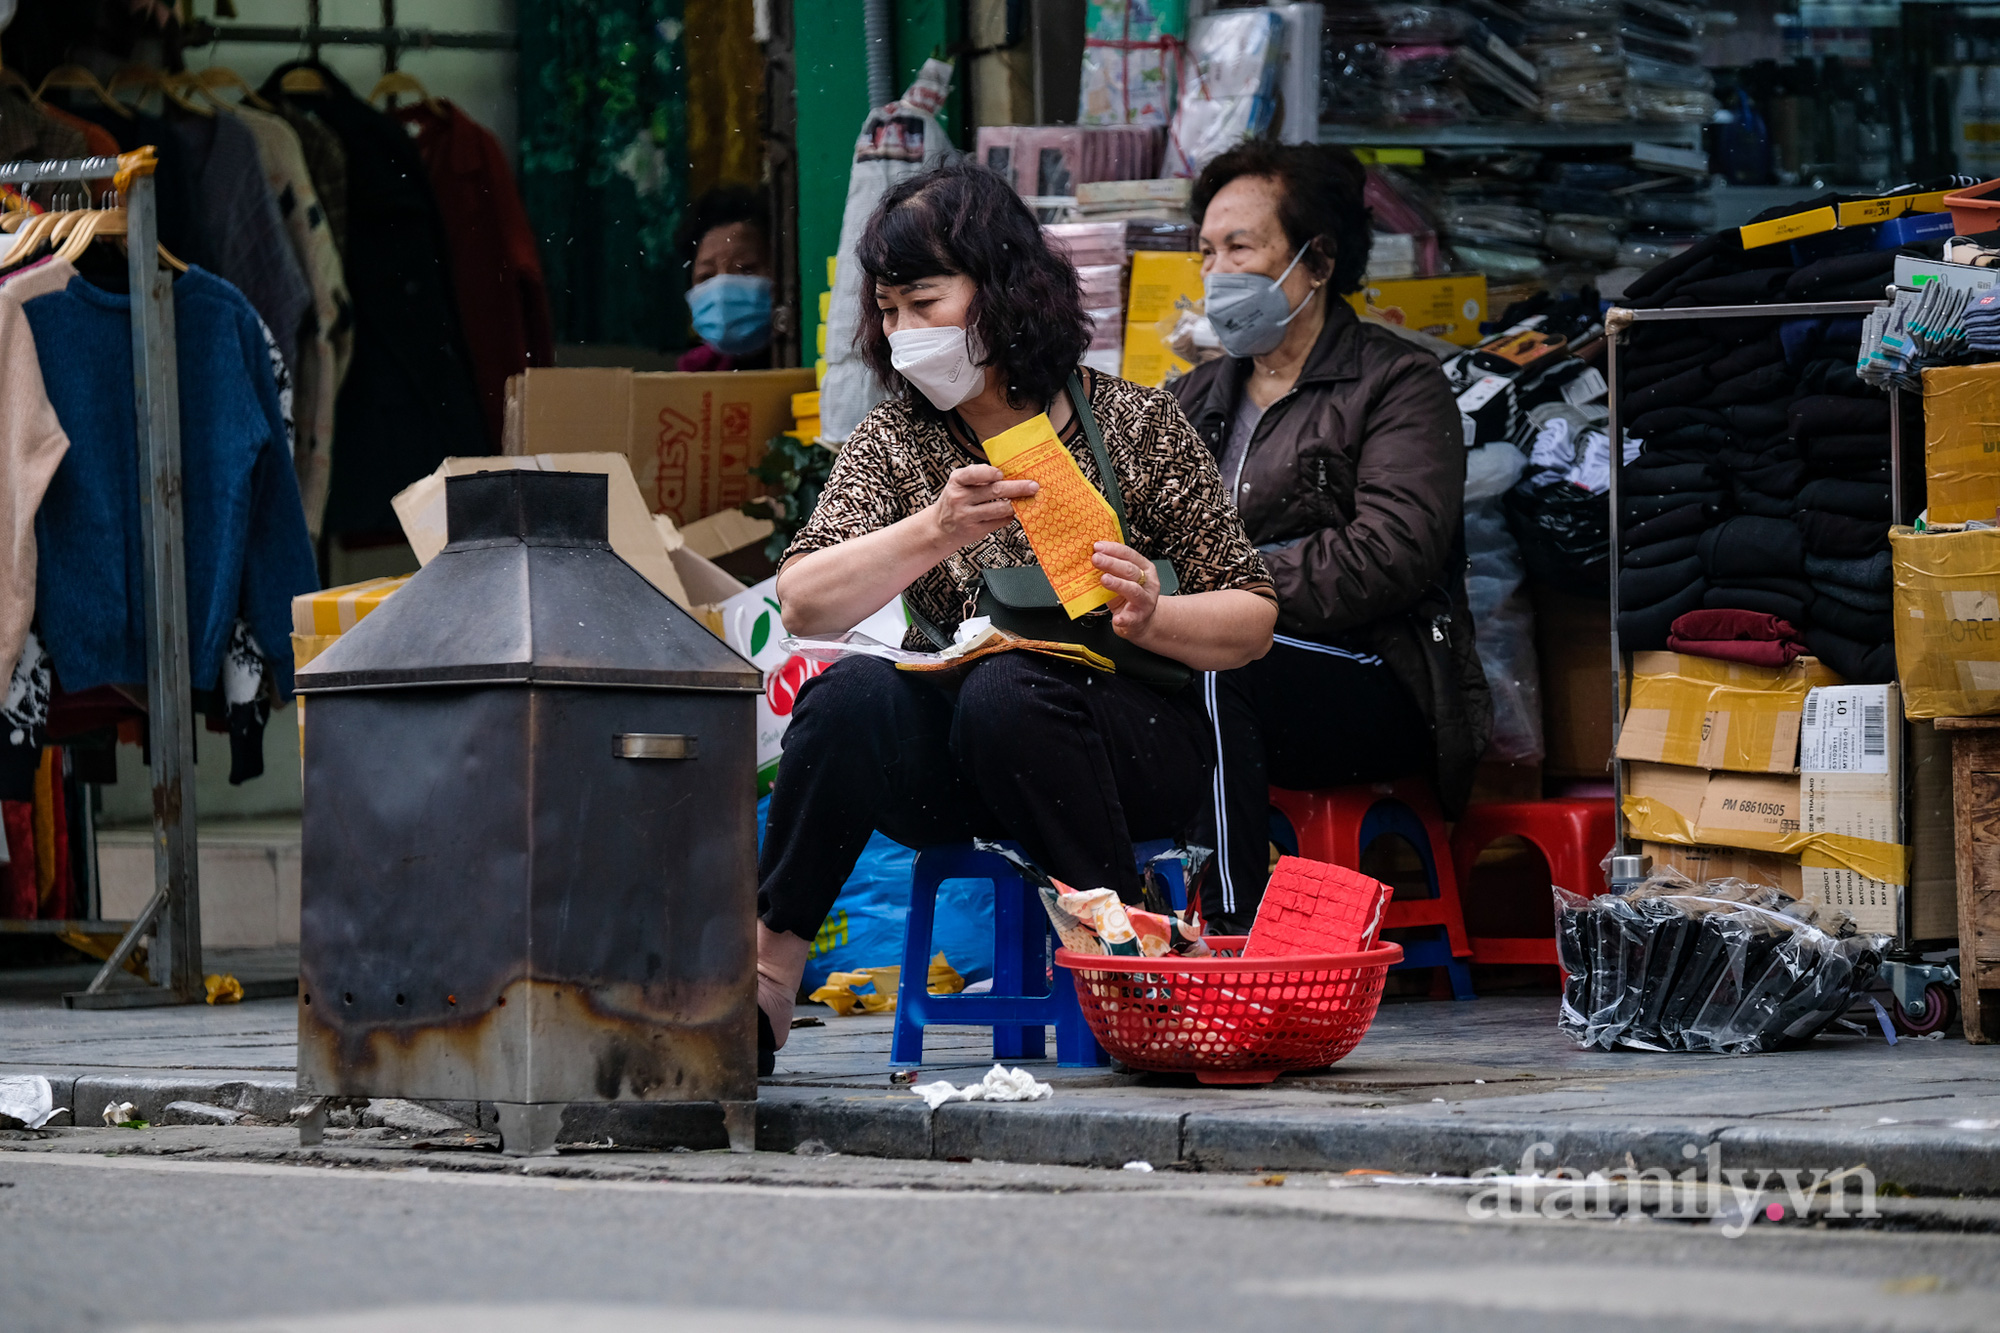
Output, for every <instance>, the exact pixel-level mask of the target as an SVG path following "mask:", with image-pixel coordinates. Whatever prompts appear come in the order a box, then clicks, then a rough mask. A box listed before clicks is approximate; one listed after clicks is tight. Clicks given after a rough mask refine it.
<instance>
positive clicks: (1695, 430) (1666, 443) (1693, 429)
mask: <svg viewBox="0 0 2000 1333" xmlns="http://www.w3.org/2000/svg"><path fill="white" fill-rule="evenodd" d="M1652 415H1654V416H1658V415H1659V414H1658V413H1653V414H1652ZM1625 438H1626V439H1628V440H1644V441H1645V442H1646V452H1647V453H1651V452H1653V451H1654V450H1655V449H1676V450H1678V449H1694V450H1700V451H1705V452H1710V453H1712V452H1714V451H1715V450H1717V449H1726V448H1729V447H1730V446H1732V445H1734V444H1736V443H1738V439H1737V436H1736V433H1735V432H1734V431H1727V430H1724V429H1723V428H1722V427H1720V426H1677V427H1675V428H1674V429H1673V430H1663V431H1659V432H1656V433H1655V434H1652V435H1642V434H1640V433H1639V431H1638V430H1637V429H1633V430H1629V431H1627V432H1625Z"/></svg>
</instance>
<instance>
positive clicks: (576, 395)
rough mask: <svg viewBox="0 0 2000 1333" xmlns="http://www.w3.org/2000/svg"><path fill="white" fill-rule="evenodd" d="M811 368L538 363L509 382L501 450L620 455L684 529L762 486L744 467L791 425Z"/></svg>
mask: <svg viewBox="0 0 2000 1333" xmlns="http://www.w3.org/2000/svg"><path fill="white" fill-rule="evenodd" d="M813 387H814V385H813V373H812V371H810V370H806V369H799V370H738V371H726V372H716V373H709V374H698V375H682V374H677V373H672V372H659V371H633V370H623V369H603V368H587V367H563V366H551V367H535V368H532V369H529V370H526V371H523V372H522V373H521V374H520V375H518V376H516V377H515V378H514V380H510V381H509V383H508V397H509V403H508V409H507V421H506V427H507V429H506V431H505V435H504V438H503V445H502V447H503V451H504V452H506V453H508V454H549V453H580V452H581V453H591V452H606V451H608V452H616V453H622V454H624V455H625V456H626V458H627V459H628V460H629V461H630V462H631V464H632V475H633V476H634V477H635V478H636V479H637V481H638V483H639V493H640V495H641V496H642V497H644V499H645V501H646V504H647V506H648V507H649V508H650V509H651V510H652V511H653V512H654V513H656V514H665V515H667V516H668V517H669V518H671V519H673V520H674V522H675V523H677V524H679V525H681V526H683V527H685V526H686V525H687V524H689V523H692V522H694V521H695V520H696V519H701V518H706V517H708V516H709V515H710V514H713V513H717V512H719V511H721V510H724V509H734V508H735V507H736V506H738V505H740V504H742V503H743V502H744V501H746V500H749V499H751V498H752V497H753V496H756V495H759V494H762V492H763V488H762V485H761V483H759V482H758V481H757V480H756V478H754V477H752V476H751V475H750V469H751V468H752V467H754V466H755V465H756V464H757V462H758V461H759V460H760V459H762V458H763V456H764V446H765V445H766V444H768V443H769V442H770V440H771V439H772V437H773V436H776V435H781V434H783V433H784V432H785V431H786V430H787V429H788V428H789V427H790V426H791V424H792V395H793V394H795V393H805V392H807V391H809V390H811V389H812V388H813Z"/></svg>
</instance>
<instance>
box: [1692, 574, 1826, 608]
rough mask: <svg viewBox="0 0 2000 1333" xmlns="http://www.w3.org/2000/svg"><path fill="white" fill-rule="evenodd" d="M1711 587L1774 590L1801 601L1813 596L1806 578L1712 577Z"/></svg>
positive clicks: (1756, 590) (1758, 590)
mask: <svg viewBox="0 0 2000 1333" xmlns="http://www.w3.org/2000/svg"><path fill="white" fill-rule="evenodd" d="M1708 586H1709V587H1711V588H1745V589H1748V590H1749V591H1751V592H1774V593H1777V594H1778V595H1779V596H1781V597H1795V598H1797V599H1798V600H1799V601H1801V602H1810V601H1811V600H1812V597H1813V587H1812V584H1811V583H1810V582H1809V581H1807V580H1805V579H1785V578H1776V577H1770V576H1767V577H1764V578H1726V579H1710V580H1709V581H1708Z"/></svg>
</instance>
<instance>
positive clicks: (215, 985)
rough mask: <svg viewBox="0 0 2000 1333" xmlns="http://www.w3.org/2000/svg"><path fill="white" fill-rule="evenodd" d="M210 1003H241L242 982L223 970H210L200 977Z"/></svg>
mask: <svg viewBox="0 0 2000 1333" xmlns="http://www.w3.org/2000/svg"><path fill="white" fill-rule="evenodd" d="M201 984H202V985H203V986H204V987H206V988H207V990H208V1002H209V1003H210V1004H241V1003H242V1001H243V983H242V982H240V981H238V980H237V979H236V978H235V977H232V976H230V975H229V974H227V973H225V972H211V973H209V974H208V975H207V976H205V977H203V978H202V979H201Z"/></svg>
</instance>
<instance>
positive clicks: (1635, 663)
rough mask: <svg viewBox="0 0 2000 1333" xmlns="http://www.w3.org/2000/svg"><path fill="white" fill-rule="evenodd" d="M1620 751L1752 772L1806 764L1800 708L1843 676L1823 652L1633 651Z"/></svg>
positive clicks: (1659, 760)
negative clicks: (1785, 658) (1774, 655)
mask: <svg viewBox="0 0 2000 1333" xmlns="http://www.w3.org/2000/svg"><path fill="white" fill-rule="evenodd" d="M1631 679H1632V701H1631V706H1630V707H1629V708H1627V709H1626V710H1625V724H1624V726H1623V727H1621V728H1620V729H1619V732H1618V757H1619V758H1620V759H1640V760H1645V761H1648V762H1651V763H1659V764H1687V765H1692V766H1694V767H1697V768H1727V769H1734V770H1736V771H1738V772H1747V773H1792V772H1796V771H1797V770H1798V754H1799V714H1800V712H1801V711H1802V710H1803V709H1804V707H1805V702H1806V692H1807V691H1808V690H1810V689H1811V688H1812V687H1813V686H1815V685H1834V684H1838V683H1839V681H1840V677H1839V676H1837V675H1835V674H1834V673H1833V672H1832V671H1830V670H1828V669H1827V668H1826V667H1824V666H1821V665H1820V663H1819V660H1818V659H1817V658H1812V657H1801V658H1799V659H1798V660H1797V661H1795V662H1793V663H1791V664H1790V665H1789V666H1784V667H1757V666H1750V665H1747V664H1746V663H1742V662H1724V661H1719V660H1717V659H1715V658H1712V657H1693V656H1690V655H1688V654H1685V653H1660V652H1645V653H1634V654H1632V677H1631Z"/></svg>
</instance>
